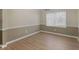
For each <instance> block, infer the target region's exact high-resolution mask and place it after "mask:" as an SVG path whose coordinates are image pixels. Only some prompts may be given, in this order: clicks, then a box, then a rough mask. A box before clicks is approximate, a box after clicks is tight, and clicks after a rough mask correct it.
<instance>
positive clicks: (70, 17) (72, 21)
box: [41, 10, 78, 27]
mask: <svg viewBox="0 0 79 59" xmlns="http://www.w3.org/2000/svg"><path fill="white" fill-rule="evenodd" d="M60 11H66V14H67V18H66V19H67V26H69V27H77V26H78V23H77V22H78V20H77V10H52V11H50V12H45V11H44V10H43V11H42V13H41V14H42V18H41V25H45V24H46V19H45V13H51V12H52V13H53V12H60Z"/></svg>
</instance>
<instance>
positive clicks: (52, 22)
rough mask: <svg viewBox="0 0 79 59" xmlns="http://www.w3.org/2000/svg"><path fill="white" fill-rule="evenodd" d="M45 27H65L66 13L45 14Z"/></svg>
mask: <svg viewBox="0 0 79 59" xmlns="http://www.w3.org/2000/svg"><path fill="white" fill-rule="evenodd" d="M46 25H47V26H55V27H66V12H53V13H48V14H46Z"/></svg>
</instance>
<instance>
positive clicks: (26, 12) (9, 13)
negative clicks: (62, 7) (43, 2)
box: [3, 9, 40, 28]
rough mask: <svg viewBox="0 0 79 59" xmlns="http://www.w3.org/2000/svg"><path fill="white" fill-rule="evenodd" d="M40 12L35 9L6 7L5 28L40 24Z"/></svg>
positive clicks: (4, 12)
mask: <svg viewBox="0 0 79 59" xmlns="http://www.w3.org/2000/svg"><path fill="white" fill-rule="evenodd" d="M39 12H40V11H39V10H33V9H4V10H3V28H9V27H17V26H31V25H32V26H33V25H39V24H40V22H39V21H40V13H39Z"/></svg>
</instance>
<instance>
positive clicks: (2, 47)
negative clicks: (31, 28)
mask: <svg viewBox="0 0 79 59" xmlns="http://www.w3.org/2000/svg"><path fill="white" fill-rule="evenodd" d="M40 32H45V33H50V34H55V35H60V36H65V37H71V38H76V39H77V40H78V37H76V36H70V35H65V34H60V33H54V32H49V31H43V30H40V31H37V32H34V33H31V34H29V35H25V36H23V37H20V38H18V39H15V40H12V41H9V42H6V44H5V45H0V47H2V48H4V47H7V45H8V44H11V43H13V42H16V41H19V40H22V39H24V38H27V37H30V36H32V35H35V34H37V33H40ZM78 41H79V40H78Z"/></svg>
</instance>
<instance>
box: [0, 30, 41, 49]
mask: <svg viewBox="0 0 79 59" xmlns="http://www.w3.org/2000/svg"><path fill="white" fill-rule="evenodd" d="M37 33H40V31H37V32H34V33H31V34H29V35H25V36H23V37H20V38H18V39H15V40H12V41H9V42H6V44H5V45H1V47H2V48H5V47H7V45H8V44H11V43H13V42H16V41H19V40H22V39H24V38H27V37H30V36H32V35H35V34H37Z"/></svg>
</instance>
